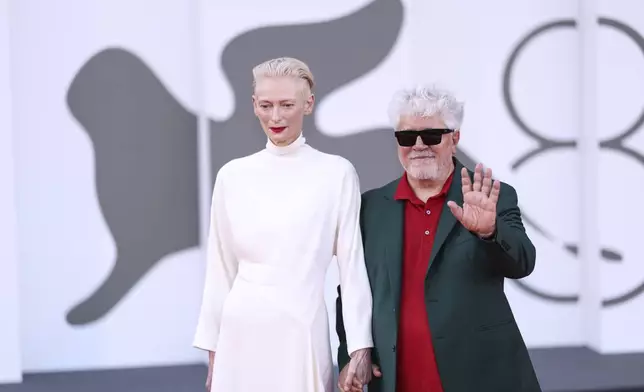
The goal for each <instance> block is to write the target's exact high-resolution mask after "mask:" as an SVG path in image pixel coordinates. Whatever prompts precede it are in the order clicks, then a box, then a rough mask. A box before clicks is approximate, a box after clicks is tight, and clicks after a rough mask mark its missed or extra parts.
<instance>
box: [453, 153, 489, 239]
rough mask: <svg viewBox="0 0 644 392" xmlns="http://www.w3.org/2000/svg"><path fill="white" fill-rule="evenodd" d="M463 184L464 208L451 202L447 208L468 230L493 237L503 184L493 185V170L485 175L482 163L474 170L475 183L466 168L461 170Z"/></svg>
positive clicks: (487, 170) (486, 171)
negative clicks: (497, 206) (497, 205)
mask: <svg viewBox="0 0 644 392" xmlns="http://www.w3.org/2000/svg"><path fill="white" fill-rule="evenodd" d="M461 183H462V189H463V206H462V207H461V206H459V205H457V204H456V203H455V202H453V201H449V202H448V203H447V206H448V207H449V209H450V210H451V211H452V214H454V217H456V219H457V220H458V221H459V222H461V224H462V225H463V226H464V227H465V228H466V229H467V230H469V231H471V232H473V233H476V234H478V235H480V236H482V237H487V236H490V235H492V234H493V233H494V229H495V226H496V203H497V201H498V200H499V191H500V190H501V183H500V182H499V181H498V180H496V181H494V183H492V170H491V169H489V168H488V169H486V170H485V173H483V165H482V164H480V163H479V164H477V165H476V168H475V169H474V183H472V181H471V180H470V176H469V173H468V172H467V169H466V168H463V169H462V170H461Z"/></svg>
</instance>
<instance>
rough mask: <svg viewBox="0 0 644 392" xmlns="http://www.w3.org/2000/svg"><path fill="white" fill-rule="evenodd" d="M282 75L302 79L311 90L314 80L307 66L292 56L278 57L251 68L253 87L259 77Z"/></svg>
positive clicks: (311, 90)
mask: <svg viewBox="0 0 644 392" xmlns="http://www.w3.org/2000/svg"><path fill="white" fill-rule="evenodd" d="M282 76H291V77H294V78H297V79H302V80H304V81H305V82H306V85H307V86H308V88H309V90H310V92H313V87H315V80H314V79H313V73H312V72H311V70H310V69H309V66H308V65H306V63H304V62H303V61H301V60H298V59H295V58H292V57H278V58H275V59H271V60H267V61H264V62H263V63H261V64H258V65H256V66H255V67H254V68H253V87H255V85H256V84H257V80H258V79H260V78H266V77H282Z"/></svg>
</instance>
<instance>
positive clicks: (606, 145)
mask: <svg viewBox="0 0 644 392" xmlns="http://www.w3.org/2000/svg"><path fill="white" fill-rule="evenodd" d="M598 23H599V25H600V26H604V27H609V28H613V29H615V30H618V31H620V32H622V33H624V34H625V35H626V36H628V37H629V38H630V39H632V40H633V41H634V42H635V44H636V45H637V47H638V48H639V49H640V51H641V52H642V54H643V55H644V37H642V35H640V34H639V33H638V32H637V31H635V30H634V29H633V28H631V27H630V26H628V25H626V24H624V23H622V22H619V21H617V20H614V19H609V18H599V19H598ZM576 27H577V23H576V22H575V20H573V19H561V20H556V21H553V22H549V23H546V24H543V25H541V26H537V27H536V28H535V29H533V30H532V31H530V32H529V33H528V34H527V35H525V36H524V37H523V38H522V39H521V40H519V42H518V44H517V45H516V47H515V48H514V50H512V52H511V53H510V56H509V57H508V59H507V61H506V65H505V67H504V70H503V94H502V95H503V103H504V104H505V107H506V109H507V110H508V113H509V114H510V117H511V118H512V121H513V122H514V123H515V124H516V125H517V127H518V128H519V129H520V130H521V131H522V132H523V133H524V134H525V135H527V136H528V137H529V138H531V139H533V140H534V141H536V142H537V147H536V148H534V149H533V150H530V151H528V152H527V153H526V154H524V155H522V156H521V157H519V158H518V159H517V160H516V161H515V162H514V163H513V164H512V166H511V167H512V170H513V171H514V170H517V169H518V168H519V167H520V166H521V165H523V164H524V163H526V162H527V161H528V160H530V159H532V158H534V157H536V156H537V155H539V154H540V153H543V152H545V151H547V150H551V149H553V148H575V147H576V146H577V142H576V140H564V141H556V140H550V139H548V138H546V137H543V136H541V135H540V134H539V133H538V132H537V131H536V130H534V129H532V128H530V127H529V126H528V125H527V124H526V123H525V121H523V119H522V118H521V117H520V116H519V114H518V111H517V110H516V106H515V105H514V101H513V97H512V94H511V92H510V85H511V81H512V73H513V71H514V67H515V65H516V60H517V58H518V57H519V55H520V53H521V52H522V51H523V49H525V48H526V46H527V45H528V44H530V43H531V42H532V41H533V40H534V39H535V38H537V37H538V36H540V35H541V34H544V33H547V32H550V31H553V30H557V29H568V28H576ZM643 124H644V107H643V108H642V111H641V113H640V115H639V116H638V117H637V119H636V120H635V122H634V123H633V124H632V125H631V126H630V127H628V128H627V129H626V130H625V131H624V132H623V133H622V134H620V135H618V136H616V137H614V138H611V139H608V140H604V141H601V142H600V144H599V146H600V148H601V149H608V150H614V151H619V152H621V153H623V154H626V155H627V156H629V157H630V158H633V159H635V160H636V161H638V163H640V164H641V165H642V166H644V156H642V154H640V153H639V152H637V151H635V150H633V149H631V148H629V147H626V146H624V144H623V142H624V141H625V140H626V139H627V138H628V137H630V136H632V135H633V134H634V133H636V132H637V131H638V130H639V128H640V127H641V126H642V125H643ZM513 282H514V283H515V284H516V285H517V286H518V287H519V288H521V289H522V290H523V291H525V292H526V293H528V294H530V295H533V296H535V297H537V298H540V299H543V300H546V301H551V302H559V303H571V302H577V301H579V295H557V294H551V293H546V292H544V291H541V290H538V289H535V288H533V287H531V286H530V285H528V284H527V283H525V282H522V281H520V280H513ZM642 292H644V281H643V282H642V283H640V284H639V285H638V286H637V287H635V288H634V289H633V290H630V291H629V292H627V293H626V294H623V295H620V296H617V297H614V298H608V299H605V300H603V301H602V306H604V307H610V306H614V305H618V304H621V303H625V302H628V301H629V300H631V299H633V298H635V297H637V296H639V295H640V294H641V293H642Z"/></svg>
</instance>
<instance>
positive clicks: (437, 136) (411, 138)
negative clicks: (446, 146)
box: [394, 128, 454, 147]
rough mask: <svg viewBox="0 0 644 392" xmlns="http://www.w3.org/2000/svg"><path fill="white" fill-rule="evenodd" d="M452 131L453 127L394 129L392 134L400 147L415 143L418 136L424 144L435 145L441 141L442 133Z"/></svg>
mask: <svg viewBox="0 0 644 392" xmlns="http://www.w3.org/2000/svg"><path fill="white" fill-rule="evenodd" d="M450 132H454V130H453V129H440V128H429V129H421V130H419V131H416V130H403V131H396V132H394V135H395V136H396V140H398V145H399V146H401V147H411V146H413V145H414V144H416V140H417V139H418V136H420V139H421V140H422V141H423V143H424V144H425V145H426V146H435V145H437V144H440V143H441V140H442V139H443V135H444V134H446V133H450Z"/></svg>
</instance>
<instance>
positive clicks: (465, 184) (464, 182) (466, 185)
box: [461, 168, 472, 194]
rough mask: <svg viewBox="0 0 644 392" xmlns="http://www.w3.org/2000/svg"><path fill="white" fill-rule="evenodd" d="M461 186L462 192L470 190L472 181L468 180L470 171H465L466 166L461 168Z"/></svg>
mask: <svg viewBox="0 0 644 392" xmlns="http://www.w3.org/2000/svg"><path fill="white" fill-rule="evenodd" d="M461 187H462V188H463V194H466V193H467V192H471V191H472V181H471V180H470V173H468V172H467V169H466V168H463V169H461Z"/></svg>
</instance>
